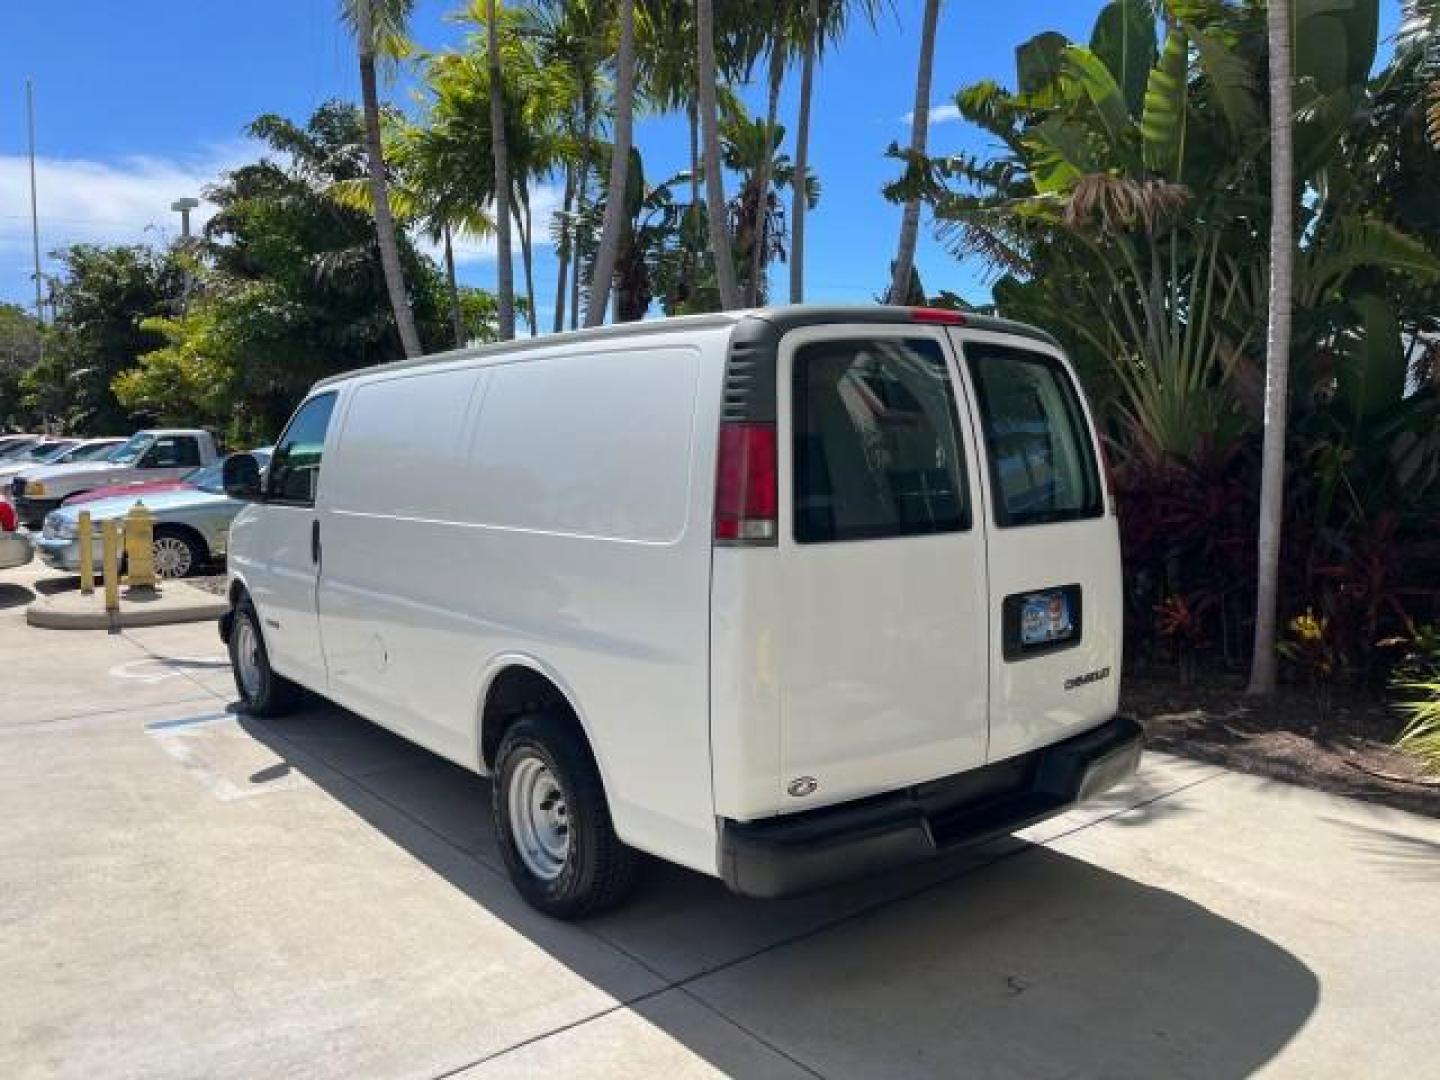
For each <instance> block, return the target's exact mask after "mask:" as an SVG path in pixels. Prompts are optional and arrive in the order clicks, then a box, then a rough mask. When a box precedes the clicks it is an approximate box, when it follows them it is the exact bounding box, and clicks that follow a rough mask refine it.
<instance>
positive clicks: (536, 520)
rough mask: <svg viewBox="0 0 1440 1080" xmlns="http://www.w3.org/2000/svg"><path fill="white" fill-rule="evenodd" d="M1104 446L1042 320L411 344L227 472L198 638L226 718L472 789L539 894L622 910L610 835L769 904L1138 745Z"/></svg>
mask: <svg viewBox="0 0 1440 1080" xmlns="http://www.w3.org/2000/svg"><path fill="white" fill-rule="evenodd" d="M1032 424H1033V425H1035V426H1034V429H1033V430H1034V434H1033V437H1029V436H1027V437H1026V438H1024V439H1019V438H1016V437H1014V433H1015V432H1018V431H1022V430H1029V428H1028V425H1032ZM1004 433H1010V435H1011V437H1009V438H1007V439H1005V440H1003V441H1002V439H1001V438H1000V436H1001V435H1002V434H1004ZM1016 456H1023V457H1024V458H1025V459H1026V460H1027V461H1028V462H1029V464H1030V468H1029V469H1012V468H1009V467H1008V466H1009V463H1010V460H1011V459H1012V458H1014V457H1016ZM1099 461H1100V445H1099V443H1098V441H1097V439H1096V435H1095V431H1094V426H1093V422H1092V420H1091V418H1090V413H1089V410H1088V408H1087V406H1086V404H1085V402H1084V399H1083V398H1082V396H1081V393H1080V389H1079V385H1078V383H1077V381H1076V379H1075V375H1074V372H1073V370H1072V369H1071V366H1070V364H1069V362H1068V361H1067V360H1066V358H1065V356H1064V354H1063V352H1062V350H1061V348H1060V347H1059V345H1058V344H1057V343H1056V342H1055V340H1054V339H1053V338H1051V337H1050V336H1049V335H1048V334H1046V333H1044V332H1042V331H1039V330H1035V329H1033V328H1030V327H1026V326H1021V325H1018V324H1015V323H1010V322H1005V321H1001V320H997V319H989V318H984V317H980V316H972V315H969V314H964V315H962V314H960V313H957V312H947V311H931V310H926V309H909V308H884V307H870V308H806V307H795V308H781V309H774V310H767V311H761V312H737V313H724V314H717V315H707V316H698V317H693V318H685V319H675V320H668V321H655V322H645V323H636V324H629V325H625V326H616V327H606V328H603V329H595V330H585V331H581V332H579V333H572V334H562V335H557V336H553V337H549V338H544V339H540V340H538V341H535V342H529V341H526V342H511V343H506V344H503V345H497V346H492V347H488V348H482V349H478V350H468V351H466V352H463V353H461V354H459V355H456V354H449V355H447V356H444V357H438V358H435V359H433V360H428V361H426V360H418V361H413V362H402V363H399V364H394V365H390V366H386V367H380V368H375V369H371V370H367V371H361V372H358V373H353V374H350V375H348V376H344V377H339V378H336V379H330V380H325V381H322V382H320V383H319V384H317V385H316V386H315V388H314V389H313V390H312V391H311V393H310V395H309V396H308V398H307V399H306V400H305V401H304V402H303V404H301V406H300V408H299V411H298V412H296V414H295V415H294V417H293V418H292V419H291V421H290V424H289V426H288V427H287V429H286V431H285V434H284V435H283V436H282V437H281V439H280V440H279V442H278V444H277V446H276V450H275V454H274V456H273V458H272V459H271V462H270V468H269V471H268V476H267V477H265V478H264V479H263V480H262V479H261V478H260V476H259V474H258V471H257V469H256V468H255V466H254V464H253V463H251V462H249V461H248V460H247V459H246V458H245V457H244V455H240V456H238V457H237V458H235V459H234V460H232V461H231V462H230V463H229V465H228V466H227V470H226V472H227V481H228V485H227V486H228V489H229V490H230V492H231V494H233V495H235V496H236V497H244V498H247V499H249V500H251V503H250V505H248V506H246V507H245V509H243V510H242V511H241V512H240V514H239V516H237V517H236V519H235V522H234V525H233V526H232V528H231V533H230V560H229V568H230V573H231V575H232V585H231V589H230V602H231V610H230V612H229V614H227V616H226V617H225V618H224V619H222V621H221V627H220V630H221V636H222V637H223V638H224V639H225V640H226V641H227V643H228V646H229V649H230V655H231V658H232V660H233V665H234V672H235V681H236V687H237V690H238V692H239V695H240V698H241V703H242V706H243V707H244V708H245V709H247V710H249V711H251V712H253V713H257V714H262V715H268V714H274V713H278V712H281V711H283V710H284V709H286V708H288V707H290V706H291V705H292V704H293V703H294V701H295V699H296V695H297V691H298V689H299V688H301V687H303V688H306V689H309V690H311V691H314V692H316V693H319V694H322V695H324V696H326V697H328V698H330V699H332V700H334V701H336V702H338V703H339V704H341V705H343V706H345V707H347V708H349V709H351V710H353V711H355V712H357V713H359V714H361V715H363V716H365V717H366V718H368V719H370V720H373V721H375V722H377V723H379V724H381V725H383V726H385V727H387V728H390V729H391V730H393V731H396V732H398V733H399V734H401V735H403V736H404V737H406V738H408V739H410V740H412V741H414V742H416V743H419V744H420V745H422V746H425V747H428V748H429V749H431V750H433V751H435V752H436V753H438V754H441V755H443V756H445V757H448V758H450V759H452V760H454V761H456V762H458V763H460V764H461V765H462V766H464V767H466V768H469V769H472V770H474V771H476V772H480V773H488V774H490V775H492V776H493V777H494V784H493V789H494V802H493V806H494V810H493V813H494V816H495V821H496V836H497V838H498V840H499V843H500V846H501V850H502V852H503V855H504V858H505V862H506V865H507V867H508V869H509V872H510V875H511V878H512V880H513V881H514V882H515V884H516V886H517V888H518V889H519V891H520V892H521V893H522V894H523V895H524V896H525V898H526V899H527V900H528V901H529V902H530V903H531V904H533V905H534V906H536V907H537V908H539V909H540V910H542V911H545V912H548V913H551V914H553V915H557V916H563V917H573V916H578V915H581V914H584V913H588V912H592V911H595V910H598V909H600V908H603V907H605V906H606V905H609V904H613V903H615V902H617V901H618V900H619V899H620V898H621V896H623V894H624V892H625V890H626V888H627V887H628V885H629V884H630V882H631V881H632V879H633V876H634V873H635V870H636V866H637V857H636V854H635V850H636V849H638V850H640V851H644V852H649V853H651V854H654V855H658V856H660V857H662V858H665V859H669V860H671V861H673V862H677V863H680V864H682V865H684V866H688V867H691V868H692V869H695V870H699V871H701V872H703V873H707V874H712V875H715V876H717V877H720V878H722V879H723V880H724V881H725V882H726V883H727V884H728V885H729V886H730V888H732V889H733V890H735V891H737V892H739V893H743V894H748V895H752V896H776V895H780V894H783V893H790V892H795V891H799V890H804V889H809V888H813V887H816V886H819V885H823V884H826V883H828V882H832V881H837V880H840V879H843V878H846V877H850V876H854V875H856V874H860V873H868V872H871V871H874V870H877V869H879V868H881V867H883V866H887V865H890V864H893V863H899V862H905V861H908V860H911V859H915V858H920V857H923V856H928V855H931V854H934V853H935V852H937V851H940V850H944V849H949V848H952V847H955V846H957V845H961V844H965V843H969V842H973V841H976V840H980V839H982V838H986V837H990V836H993V835H995V834H998V833H1004V832H1008V831H1011V830H1013V829H1017V828H1020V827H1022V826H1025V825H1029V824H1031V823H1032V822H1035V821H1038V820H1041V819H1043V818H1046V817H1049V816H1051V815H1053V814H1056V813H1058V812H1060V811H1062V810H1064V809H1065V808H1067V807H1069V806H1071V805H1073V804H1075V803H1076V802H1077V801H1079V800H1082V799H1086V798H1089V797H1090V796H1093V795H1095V794H1097V793H1098V792H1100V791H1102V790H1104V789H1106V788H1108V787H1110V786H1111V785H1113V784H1115V783H1116V782H1118V781H1119V780H1121V779H1122V778H1124V777H1125V776H1127V775H1129V774H1130V773H1131V772H1132V771H1133V770H1134V769H1135V767H1136V762H1137V760H1138V757H1139V750H1140V731H1139V728H1138V727H1137V726H1136V725H1135V724H1134V723H1133V722H1132V721H1130V720H1128V719H1125V718H1119V717H1117V715H1116V714H1117V706H1118V699H1119V689H1118V677H1119V672H1120V648H1121V580H1120V546H1119V538H1118V532H1117V529H1116V520H1115V517H1114V499H1113V496H1112V494H1111V493H1110V492H1109V491H1108V490H1107V487H1106V483H1105V480H1104V477H1103V474H1102V472H1101V470H1100V468H1099V464H1098V463H1099ZM1034 488H1043V489H1044V492H1043V496H1040V495H1037V494H1036V492H1035V491H1034V490H1032V489H1034Z"/></svg>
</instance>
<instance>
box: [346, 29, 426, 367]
mask: <svg viewBox="0 0 1440 1080" xmlns="http://www.w3.org/2000/svg"><path fill="white" fill-rule="evenodd" d="M364 10H365V11H367V12H368V10H369V8H368V5H367V7H366V8H365V9H364ZM361 29H362V33H361V35H360V96H361V100H362V102H363V103H364V112H365V150H366V157H367V158H369V162H368V164H369V171H370V200H371V202H372V203H373V204H374V206H375V238H376V240H377V241H378V243H379V246H380V268H381V269H382V270H383V271H384V272H385V291H386V292H388V293H389V294H390V307H391V309H392V310H393V311H394V312H395V329H396V330H397V331H399V334H400V347H401V348H402V349H404V350H405V355H406V356H419V355H420V335H419V334H417V333H416V332H415V316H414V313H413V312H411V310H410V298H409V296H408V295H406V292H405V276H404V273H403V272H402V271H401V269H400V247H399V243H398V241H397V240H396V238H395V218H394V216H393V215H392V214H391V213H390V192H389V190H388V185H387V184H386V182H385V149H384V147H383V146H382V145H381V142H380V94H379V91H378V90H377V89H376V83H375V52H374V50H373V49H372V48H371V47H370V45H369V41H370V36H371V35H370V34H369V33H368V28H367V27H364V26H362V28H361Z"/></svg>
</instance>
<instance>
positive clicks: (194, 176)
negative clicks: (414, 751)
mask: <svg viewBox="0 0 1440 1080" xmlns="http://www.w3.org/2000/svg"><path fill="white" fill-rule="evenodd" d="M255 156H256V153H255V148H254V147H253V146H252V145H250V144H247V143H243V142H237V143H229V144H225V145H221V146H215V147H211V148H208V149H207V150H205V151H203V152H201V153H199V154H196V155H193V156H190V157H186V158H161V157H153V156H133V157H126V158H120V159H118V160H115V161H97V160H89V159H85V158H44V157H42V158H37V159H36V162H35V180H36V187H37V190H38V193H39V194H38V200H37V202H38V207H39V214H40V246H41V250H42V252H48V251H50V250H53V249H55V248H58V247H63V246H65V245H67V244H73V243H80V242H94V243H110V244H115V243H139V242H144V241H150V242H160V243H163V242H165V241H168V240H170V239H171V238H173V237H174V236H175V235H176V234H178V233H179V231H180V217H179V215H178V214H177V213H175V212H174V211H173V210H171V209H170V204H171V203H172V202H173V201H175V200H176V199H178V198H181V197H182V196H187V195H188V196H194V197H196V198H202V191H203V189H204V188H205V187H206V186H208V185H210V184H213V183H214V182H215V181H216V180H217V179H218V178H219V176H220V174H221V173H222V172H223V171H225V170H227V169H232V168H235V167H236V166H237V165H241V164H243V163H245V162H246V161H253V160H254V159H255ZM214 210H215V208H214V207H213V206H211V205H210V204H208V203H205V202H203V201H202V202H201V204H200V207H199V208H198V209H197V210H195V211H193V212H192V214H191V226H192V228H195V229H198V228H199V227H200V226H201V225H203V224H204V223H205V222H206V221H207V220H208V219H209V217H210V215H211V214H212V213H214ZM29 249H30V164H29V161H28V159H27V158H25V157H23V156H20V155H0V253H4V255H5V256H6V258H5V261H6V262H7V263H8V262H10V261H12V260H11V259H10V257H9V256H10V255H11V253H13V252H15V251H17V250H23V251H29Z"/></svg>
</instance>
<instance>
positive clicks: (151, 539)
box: [125, 502, 155, 592]
mask: <svg viewBox="0 0 1440 1080" xmlns="http://www.w3.org/2000/svg"><path fill="white" fill-rule="evenodd" d="M125 577H126V581H127V582H128V584H129V586H130V589H129V591H130V592H136V591H153V590H154V588H155V518H154V515H152V514H151V513H150V510H149V508H148V507H146V505H145V504H144V503H143V502H137V503H136V504H135V505H134V506H132V507H131V508H130V509H129V510H128V511H127V512H126V514H125Z"/></svg>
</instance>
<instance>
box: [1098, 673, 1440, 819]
mask: <svg viewBox="0 0 1440 1080" xmlns="http://www.w3.org/2000/svg"><path fill="white" fill-rule="evenodd" d="M1121 709H1122V711H1124V712H1127V713H1129V714H1130V715H1131V716H1134V717H1135V718H1136V719H1137V720H1138V721H1139V722H1140V723H1141V725H1142V726H1143V727H1144V728H1145V734H1146V745H1147V746H1149V747H1150V748H1151V749H1154V750H1164V751H1166V752H1167V753H1172V754H1179V755H1181V756H1183V757H1188V758H1195V759H1197V760H1199V761H1205V762H1210V763H1211V764H1215V765H1224V766H1225V767H1227V768H1231V769H1235V770H1237V771H1239V772H1246V773H1254V774H1256V775H1259V776H1268V777H1273V778H1275V779H1278V780H1286V781H1289V782H1290V783H1293V784H1301V785H1303V786H1305V787H1310V788H1316V789H1318V790H1320V791H1328V792H1332V793H1334V794H1337V795H1350V796H1353V797H1355V798H1358V799H1368V800H1370V801H1371V802H1377V803H1383V804H1384V805H1386V806H1393V807H1396V808H1398V809H1401V810H1410V811H1413V812H1415V813H1419V814H1427V815H1429V816H1431V817H1440V778H1435V777H1426V776H1424V775H1423V774H1422V772H1421V770H1420V768H1419V767H1418V766H1417V764H1416V763H1415V761H1414V760H1413V759H1412V758H1410V757H1408V756H1407V755H1405V754H1402V753H1400V752H1399V751H1397V750H1395V749H1394V748H1393V747H1392V745H1391V744H1392V743H1393V742H1394V740H1395V737H1396V735H1398V734H1399V730H1400V727H1401V724H1400V721H1399V718H1398V717H1397V716H1396V715H1395V713H1394V712H1393V710H1391V709H1389V708H1387V706H1386V705H1385V703H1384V702H1383V701H1381V700H1380V699H1379V698H1378V697H1376V696H1375V695H1373V694H1364V693H1361V692H1353V691H1339V690H1336V691H1333V692H1332V693H1331V695H1330V698H1329V700H1328V701H1325V700H1323V699H1322V698H1321V696H1320V695H1319V694H1317V693H1316V692H1314V691H1312V690H1309V689H1307V688H1303V687H1283V688H1282V689H1281V691H1280V692H1279V693H1278V694H1277V695H1276V696H1275V697H1274V698H1273V699H1270V700H1265V701H1257V700H1254V699H1251V698H1248V697H1246V696H1245V684H1244V680H1243V679H1242V678H1241V677H1240V676H1238V675H1235V674H1233V673H1230V672H1218V673H1217V672H1213V671H1203V672H1201V673H1200V674H1199V676H1198V677H1197V679H1196V681H1195V683H1194V684H1193V685H1191V686H1182V685H1181V684H1180V682H1179V680H1178V679H1177V678H1176V677H1175V676H1174V675H1173V674H1172V673H1170V672H1168V671H1141V672H1139V673H1135V674H1130V673H1127V674H1126V676H1125V680H1124V682H1123V683H1122V690H1121Z"/></svg>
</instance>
